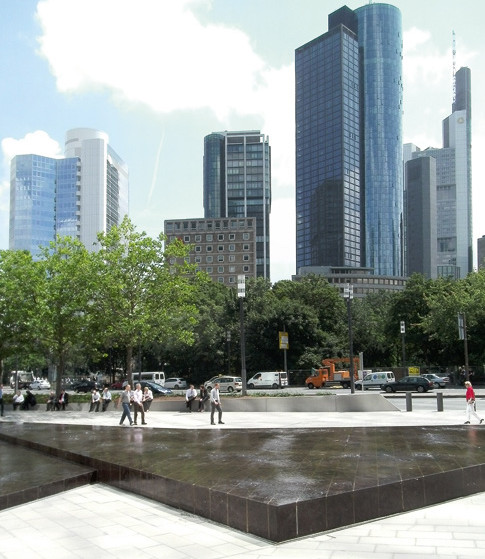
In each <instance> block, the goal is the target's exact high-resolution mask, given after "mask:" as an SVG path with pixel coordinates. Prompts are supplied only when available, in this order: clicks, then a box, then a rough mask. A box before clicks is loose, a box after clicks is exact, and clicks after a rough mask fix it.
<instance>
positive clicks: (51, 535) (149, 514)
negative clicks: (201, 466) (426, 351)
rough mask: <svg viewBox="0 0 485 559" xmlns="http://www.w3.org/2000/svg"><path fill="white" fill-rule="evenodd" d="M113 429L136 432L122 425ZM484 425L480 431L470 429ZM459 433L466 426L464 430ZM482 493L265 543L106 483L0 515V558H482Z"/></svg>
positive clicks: (384, 416)
mask: <svg viewBox="0 0 485 559" xmlns="http://www.w3.org/2000/svg"><path fill="white" fill-rule="evenodd" d="M120 415H121V412H120V411H119V410H111V411H108V412H105V413H102V412H99V413H88V412H49V413H47V412H43V411H35V412H15V413H13V412H9V413H8V414H6V417H4V418H3V419H2V420H1V421H0V429H8V424H9V423H11V422H15V423H17V422H23V421H25V422H36V423H42V422H45V423H66V424H79V425H100V426H103V425H109V426H115V425H117V424H118V421H119V417H120ZM463 415H464V414H463V411H445V412H431V411H426V412H425V411H423V412H418V411H414V412H412V413H406V412H399V411H397V412H370V413H352V414H350V413H321V414H315V413H304V412H302V413H292V414H288V413H286V414H283V413H266V414H260V413H236V412H234V413H226V414H224V417H223V419H224V421H225V425H217V426H211V425H210V424H209V421H210V419H209V414H208V413H197V412H194V413H192V414H189V413H173V412H149V413H148V414H147V422H148V425H147V426H144V427H141V426H139V427H138V428H137V429H150V430H152V429H164V428H170V429H197V430H200V429H218V430H219V429H221V430H226V429H255V428H268V429H270V428H280V429H281V428H283V429H284V428H288V429H292V428H299V429H304V428H316V427H319V428H324V427H334V428H335V427H345V426H346V427H348V426H359V427H362V426H366V425H368V426H372V427H376V426H380V425H382V426H406V425H410V426H411V425H413V426H414V425H424V426H431V425H443V426H447V425H454V426H456V425H460V426H463ZM119 428H120V429H134V428H133V427H128V426H123V427H119ZM471 428H472V429H482V428H484V429H485V427H475V426H472V427H471ZM463 429H467V428H466V427H463ZM484 513H485V493H482V494H479V495H473V496H471V497H467V498H463V499H459V500H455V501H452V502H448V503H444V504H441V505H437V506H432V507H429V508H426V509H420V510H416V511H413V512H409V513H405V514H400V515H396V516H393V517H388V518H384V519H379V520H376V521H372V522H367V523H364V524H361V525H355V526H352V527H349V528H344V529H341V530H338V531H331V532H327V533H322V534H318V535H315V536H310V537H305V538H301V539H298V540H293V541H290V542H286V543H282V544H274V543H270V542H268V541H266V540H262V539H259V538H257V537H255V536H252V535H250V534H245V533H242V532H238V531H236V530H232V529H230V528H228V527H225V526H221V525H218V524H215V523H213V522H210V521H208V520H206V519H204V518H201V517H197V516H193V515H191V514H188V513H186V512H181V511H178V510H175V509H171V508H169V507H166V506H164V505H161V504H159V503H156V502H154V501H151V500H149V499H145V498H142V497H137V496H134V495H131V494H129V493H126V492H123V491H119V490H117V489H114V488H111V487H108V486H106V485H101V484H97V485H86V486H83V487H80V488H77V489H73V490H70V491H67V492H64V493H61V494H59V495H56V496H53V497H48V498H44V499H41V500H39V501H35V502H32V503H30V504H26V505H21V506H17V507H13V508H10V509H7V510H5V511H3V512H1V513H0V525H1V526H2V528H3V529H2V531H0V557H1V558H6V559H10V558H13V557H17V556H18V553H19V549H21V553H22V554H24V553H25V554H29V552H30V554H33V556H35V557H41V558H43V557H46V558H47V557H48V558H49V559H52V558H54V559H55V558H65V557H83V558H84V557H86V556H91V555H95V554H96V555H99V554H102V555H103V556H105V557H125V556H128V555H129V556H130V557H132V558H133V557H134V558H136V557H144V558H147V557H148V558H152V557H163V558H164V559H192V558H202V559H204V558H206V557H207V558H209V557H211V558H214V557H215V558H235V559H239V558H241V559H242V558H243V557H244V558H249V559H253V558H254V559H256V558H263V557H274V558H281V559H283V558H295V559H296V558H301V557H302V556H305V558H306V559H313V558H315V559H316V558H318V559H327V558H328V559H342V558H349V559H354V558H355V559H365V558H367V557H369V558H370V557H372V558H373V559H376V558H377V559H405V558H413V559H416V558H421V557H446V558H448V557H450V558H456V559H460V558H465V557H467V558H468V557H470V558H471V557H483V556H484V555H485V514H484Z"/></svg>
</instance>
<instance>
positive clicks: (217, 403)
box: [211, 382, 224, 425]
mask: <svg viewBox="0 0 485 559" xmlns="http://www.w3.org/2000/svg"><path fill="white" fill-rule="evenodd" d="M216 410H217V411H218V412H219V424H220V425H224V422H223V421H222V407H221V400H220V397H219V383H218V382H216V384H215V386H214V388H213V389H212V390H211V425H215V422H214V412H215V411H216Z"/></svg>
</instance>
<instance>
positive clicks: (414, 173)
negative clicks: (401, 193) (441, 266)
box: [404, 157, 437, 279]
mask: <svg viewBox="0 0 485 559" xmlns="http://www.w3.org/2000/svg"><path fill="white" fill-rule="evenodd" d="M404 176H405V183H406V190H405V201H406V203H405V206H406V208H409V211H408V212H407V213H406V243H405V245H406V266H405V270H406V275H408V276H411V275H412V274H423V275H424V276H425V277H427V278H430V279H435V278H436V277H437V266H436V246H437V244H436V232H437V224H436V160H435V159H434V158H433V157H420V158H418V159H411V160H410V161H407V162H406V166H405V173H404Z"/></svg>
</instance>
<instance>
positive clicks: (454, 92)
mask: <svg viewBox="0 0 485 559" xmlns="http://www.w3.org/2000/svg"><path fill="white" fill-rule="evenodd" d="M452 37H453V45H452V51H451V52H452V55H453V104H454V103H455V102H456V76H455V72H456V42H455V30H454V29H453V30H452Z"/></svg>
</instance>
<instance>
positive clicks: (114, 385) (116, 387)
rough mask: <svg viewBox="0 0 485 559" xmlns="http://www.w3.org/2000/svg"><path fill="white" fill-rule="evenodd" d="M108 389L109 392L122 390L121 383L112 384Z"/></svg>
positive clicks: (120, 381)
mask: <svg viewBox="0 0 485 559" xmlns="http://www.w3.org/2000/svg"><path fill="white" fill-rule="evenodd" d="M110 388H111V390H123V381H122V380H119V381H118V382H113V384H112V385H111V386H110Z"/></svg>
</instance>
